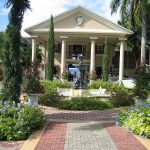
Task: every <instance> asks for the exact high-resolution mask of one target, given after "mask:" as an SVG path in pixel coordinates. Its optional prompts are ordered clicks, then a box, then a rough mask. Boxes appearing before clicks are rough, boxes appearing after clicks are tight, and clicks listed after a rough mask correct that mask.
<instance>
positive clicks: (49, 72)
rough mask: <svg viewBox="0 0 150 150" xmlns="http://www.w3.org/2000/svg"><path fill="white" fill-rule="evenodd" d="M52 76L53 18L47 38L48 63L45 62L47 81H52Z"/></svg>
mask: <svg viewBox="0 0 150 150" xmlns="http://www.w3.org/2000/svg"><path fill="white" fill-rule="evenodd" d="M53 76H54V23H53V16H52V15H51V18H50V30H49V36H48V62H47V79H48V80H53Z"/></svg>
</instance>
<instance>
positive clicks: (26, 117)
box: [0, 104, 45, 140]
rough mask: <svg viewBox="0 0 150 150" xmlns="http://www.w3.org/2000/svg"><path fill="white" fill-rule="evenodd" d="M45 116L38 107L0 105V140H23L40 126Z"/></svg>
mask: <svg viewBox="0 0 150 150" xmlns="http://www.w3.org/2000/svg"><path fill="white" fill-rule="evenodd" d="M44 123H45V118H44V115H43V113H42V111H40V110H39V109H38V108H33V107H29V106H23V107H22V108H19V107H15V106H12V105H10V104H5V106H2V105H0V140H24V139H27V138H28V137H29V136H30V135H31V133H32V132H33V131H34V130H37V129H39V128H41V127H42V126H43V125H44Z"/></svg>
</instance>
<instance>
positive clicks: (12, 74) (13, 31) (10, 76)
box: [2, 0, 30, 106]
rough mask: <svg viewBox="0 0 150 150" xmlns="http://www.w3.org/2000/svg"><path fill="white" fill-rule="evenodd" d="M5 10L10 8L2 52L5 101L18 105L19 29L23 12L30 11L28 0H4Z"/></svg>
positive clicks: (19, 75) (19, 72)
mask: <svg viewBox="0 0 150 150" xmlns="http://www.w3.org/2000/svg"><path fill="white" fill-rule="evenodd" d="M6 8H10V12H9V24H8V26H7V29H6V41H5V48H4V51H3V70H4V88H3V90H2V92H3V96H4V98H5V100H11V101H15V103H16V106H17V103H19V97H20V90H21V82H22V68H21V63H20V44H21V35H20V31H21V27H22V21H23V16H24V12H25V11H26V10H27V9H30V2H29V0H15V1H14V0H6Z"/></svg>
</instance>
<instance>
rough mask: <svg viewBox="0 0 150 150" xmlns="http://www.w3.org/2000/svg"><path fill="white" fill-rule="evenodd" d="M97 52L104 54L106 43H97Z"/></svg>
mask: <svg viewBox="0 0 150 150" xmlns="http://www.w3.org/2000/svg"><path fill="white" fill-rule="evenodd" d="M95 53H96V54H104V45H96V46H95Z"/></svg>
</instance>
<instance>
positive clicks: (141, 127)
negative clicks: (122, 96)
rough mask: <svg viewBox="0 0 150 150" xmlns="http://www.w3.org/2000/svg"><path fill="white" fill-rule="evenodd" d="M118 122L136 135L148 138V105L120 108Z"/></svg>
mask: <svg viewBox="0 0 150 150" xmlns="http://www.w3.org/2000/svg"><path fill="white" fill-rule="evenodd" d="M118 123H119V125H121V126H124V127H125V128H127V129H129V130H130V131H132V132H134V133H135V134H137V135H140V136H144V137H147V138H150V106H144V107H141V108H134V109H126V110H122V111H121V112H120V113H119V116H118Z"/></svg>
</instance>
